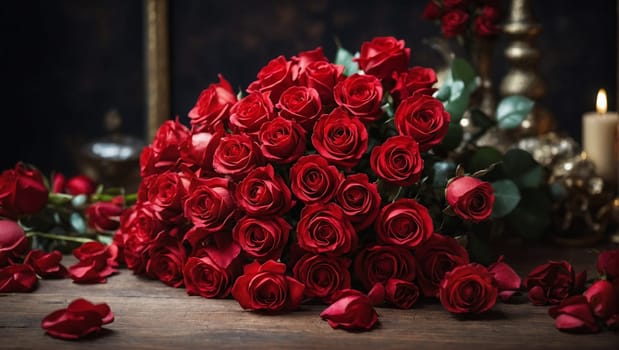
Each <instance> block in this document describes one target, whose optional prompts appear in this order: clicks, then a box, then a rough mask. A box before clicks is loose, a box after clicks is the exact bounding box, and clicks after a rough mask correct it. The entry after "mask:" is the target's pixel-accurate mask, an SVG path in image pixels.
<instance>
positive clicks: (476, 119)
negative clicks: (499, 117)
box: [471, 109, 495, 130]
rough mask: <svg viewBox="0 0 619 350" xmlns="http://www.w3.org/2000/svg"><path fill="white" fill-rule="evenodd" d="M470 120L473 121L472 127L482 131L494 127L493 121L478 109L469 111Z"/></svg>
mask: <svg viewBox="0 0 619 350" xmlns="http://www.w3.org/2000/svg"><path fill="white" fill-rule="evenodd" d="M471 120H472V121H473V125H475V126H476V127H478V128H480V129H482V130H487V129H489V128H490V127H492V126H494V125H495V122H494V120H492V119H491V118H490V117H488V116H487V115H486V113H484V112H482V111H480V110H479V109H474V110H472V111H471Z"/></svg>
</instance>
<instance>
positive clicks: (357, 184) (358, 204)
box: [335, 173, 381, 232]
mask: <svg viewBox="0 0 619 350" xmlns="http://www.w3.org/2000/svg"><path fill="white" fill-rule="evenodd" d="M335 199H336V200H337V203H338V204H339V205H340V207H342V210H343V211H344V214H345V215H346V216H347V217H348V219H349V220H350V222H351V223H352V224H353V226H354V227H355V229H356V230H357V232H359V231H361V230H363V229H366V228H367V227H369V226H370V225H372V223H373V222H374V219H376V216H377V215H378V212H379V211H380V204H381V198H380V194H379V193H378V186H377V185H376V184H375V183H370V182H369V179H368V176H367V174H364V173H358V174H352V175H348V176H347V177H346V179H345V180H344V181H342V183H341V184H340V186H339V187H338V189H337V193H336V195H335Z"/></svg>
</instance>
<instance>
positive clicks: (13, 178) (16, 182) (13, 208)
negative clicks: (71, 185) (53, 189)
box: [0, 163, 49, 219]
mask: <svg viewBox="0 0 619 350" xmlns="http://www.w3.org/2000/svg"><path fill="white" fill-rule="evenodd" d="M48 195H49V194H48V192H47V188H45V184H44V183H43V176H42V175H41V173H39V171H38V170H36V169H33V168H29V167H28V166H26V165H25V164H23V163H17V165H15V168H14V169H8V170H5V171H3V172H2V174H0V216H5V217H8V218H11V219H15V218H17V217H19V216H22V215H30V214H34V213H36V212H38V211H40V210H41V209H43V208H44V207H45V205H46V204H47V196H48Z"/></svg>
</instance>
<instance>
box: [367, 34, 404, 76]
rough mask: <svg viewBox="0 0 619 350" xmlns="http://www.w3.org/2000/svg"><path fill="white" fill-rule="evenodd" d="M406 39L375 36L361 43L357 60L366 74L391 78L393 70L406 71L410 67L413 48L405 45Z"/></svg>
mask: <svg viewBox="0 0 619 350" xmlns="http://www.w3.org/2000/svg"><path fill="white" fill-rule="evenodd" d="M405 45H406V44H405V43H404V40H397V39H396V38H394V37H391V36H387V37H375V38H374V39H372V41H366V42H364V43H363V44H361V52H360V54H359V58H357V59H356V61H357V62H358V63H359V68H361V69H362V70H363V71H364V72H365V73H366V74H371V75H374V76H376V77H377V78H379V79H383V80H385V79H391V76H392V73H393V72H404V71H405V70H406V68H407V67H408V62H409V60H410V54H411V50H410V49H409V48H407V47H405Z"/></svg>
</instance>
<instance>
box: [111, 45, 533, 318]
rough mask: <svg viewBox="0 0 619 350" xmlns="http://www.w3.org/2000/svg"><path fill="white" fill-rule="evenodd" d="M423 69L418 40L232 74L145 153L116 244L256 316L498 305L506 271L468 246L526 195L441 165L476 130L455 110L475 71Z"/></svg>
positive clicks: (133, 261) (149, 266) (147, 266)
mask: <svg viewBox="0 0 619 350" xmlns="http://www.w3.org/2000/svg"><path fill="white" fill-rule="evenodd" d="M409 61H410V49H408V48H406V47H405V44H404V41H402V40H397V39H395V38H393V37H378V38H374V39H373V40H372V41H370V42H365V43H364V44H363V45H362V47H361V50H360V52H359V53H358V54H357V55H356V56H353V55H352V54H350V53H349V52H347V51H345V50H343V49H340V50H339V51H338V54H337V58H336V60H335V63H332V62H330V61H329V60H328V59H327V58H326V57H325V56H324V54H323V51H322V49H321V48H317V49H315V50H312V51H306V52H301V53H299V54H298V55H297V56H294V57H292V58H290V59H286V58H285V57H283V56H280V57H277V58H275V59H273V60H271V61H270V62H269V63H268V64H267V65H266V66H265V67H263V68H262V69H261V70H260V72H259V73H258V75H257V80H256V81H254V82H253V83H251V84H250V85H249V86H248V87H247V90H246V91H247V94H246V95H245V94H243V93H238V94H235V92H234V91H233V90H232V88H231V86H230V84H229V83H228V81H226V80H225V79H224V77H223V76H220V77H219V82H218V83H213V84H211V85H210V86H209V87H208V88H206V89H205V90H204V91H202V93H201V94H200V96H199V98H198V100H197V102H196V105H195V106H194V107H193V108H192V109H191V111H190V112H189V118H190V121H191V128H187V127H186V126H184V125H182V124H181V123H180V122H179V121H178V119H177V120H176V121H171V120H170V121H167V122H165V123H164V124H163V125H162V126H161V128H160V129H159V131H158V132H157V135H156V137H155V139H154V141H153V143H152V144H151V145H150V146H148V147H146V148H145V149H144V151H143V153H142V155H141V162H140V166H141V169H140V170H141V174H142V176H143V181H142V184H141V186H140V188H139V191H138V200H137V203H136V205H135V206H134V207H132V208H131V209H130V210H128V211H126V212H125V213H124V214H123V216H122V217H121V228H120V230H119V231H118V235H119V237H117V239H115V241H116V242H121V244H120V245H121V246H122V248H123V250H124V257H125V260H126V263H127V265H128V267H129V268H130V269H132V270H133V271H134V272H135V273H136V274H145V275H147V276H149V277H151V278H156V279H159V280H161V281H162V282H164V283H166V284H168V285H170V286H173V287H181V286H185V288H186V289H187V292H188V293H189V294H191V295H201V296H203V297H207V298H224V297H227V296H228V295H230V294H231V295H232V297H234V298H235V299H236V300H237V301H238V302H239V303H240V305H241V306H242V307H243V308H245V309H251V310H266V311H270V312H277V311H282V310H290V309H294V308H297V307H298V306H299V304H300V303H302V302H303V301H305V300H310V299H315V300H319V301H322V302H325V303H329V304H331V303H332V305H331V307H329V308H328V309H327V310H325V311H324V312H323V314H322V317H324V318H325V319H327V320H329V323H330V324H331V325H332V326H334V327H344V328H362V329H363V328H370V327H372V326H373V325H374V324H375V322H376V317H377V316H376V313H375V311H374V310H373V308H372V305H377V304H382V303H387V304H390V305H393V306H396V307H400V308H410V307H411V306H412V305H413V304H415V302H416V301H417V299H418V297H419V296H420V295H424V296H428V297H438V296H439V293H446V295H448V294H450V293H456V294H457V293H459V292H458V290H459V288H458V287H457V285H458V284H459V283H469V282H470V283H474V284H476V286H477V287H476V288H477V289H475V291H477V292H478V293H479V294H480V295H479V296H473V298H474V299H475V302H472V303H468V304H467V302H462V299H461V298H458V297H455V298H454V297H453V296H450V297H448V296H444V297H441V300H442V301H443V302H444V305H445V307H446V308H447V309H448V310H451V311H453V312H482V311H485V310H487V309H489V308H490V307H492V305H494V302H495V300H496V296H497V292H498V289H497V287H496V284H495V280H494V277H493V275H492V274H491V273H490V272H489V270H488V269H487V268H486V267H483V266H481V265H469V262H470V261H469V255H468V253H467V251H466V250H465V249H464V248H463V247H461V246H460V245H459V244H458V242H457V241H456V239H454V238H453V237H452V236H454V235H458V234H461V233H463V232H464V231H465V230H464V229H462V231H458V230H456V229H454V227H464V226H462V225H476V224H479V223H480V222H483V221H486V220H487V219H488V218H489V217H490V215H491V214H492V212H493V208H494V207H496V206H497V205H501V206H502V207H501V208H500V210H501V211H503V212H505V213H504V214H506V213H507V212H508V211H509V210H511V209H513V208H514V206H515V205H514V206H511V208H510V209H508V210H507V211H506V210H505V205H506V203H505V200H509V199H510V198H511V199H513V198H512V197H509V196H507V197H506V196H497V197H496V203H495V194H494V189H493V186H492V185H491V184H490V183H488V182H485V181H483V180H481V179H479V177H480V176H484V175H486V174H487V173H488V172H490V171H492V168H493V167H494V165H495V164H489V163H488V164H486V165H488V166H489V167H488V168H487V169H477V170H480V171H477V172H476V173H474V174H472V175H470V176H467V175H465V171H464V169H463V168H462V167H456V166H455V164H454V163H451V165H450V164H447V163H444V162H442V163H441V162H440V161H441V160H445V159H446V158H447V157H448V156H449V155H450V154H451V153H450V152H452V150H454V149H455V148H456V147H457V146H458V145H460V143H461V139H457V141H456V142H455V143H454V142H453V137H451V139H450V141H449V142H447V138H449V137H448V134H451V133H453V132H454V130H455V133H456V134H457V133H458V131H460V136H461V129H458V128H459V125H458V123H457V121H458V120H459V118H460V115H458V116H456V117H455V118H458V119H455V121H456V123H454V121H453V120H452V118H453V116H452V115H450V112H448V110H449V107H450V106H451V107H453V106H454V105H456V104H457V105H458V106H461V105H462V104H463V103H464V104H466V98H467V96H468V95H467V94H468V92H467V91H469V92H470V91H471V90H472V88H471V85H474V76H469V75H470V74H468V70H466V69H467V67H464V68H465V69H464V71H466V72H467V73H466V74H465V75H466V86H464V85H463V83H462V82H460V85H461V86H460V90H459V91H458V92H456V91H455V88H454V86H456V85H458V84H455V83H456V82H457V81H456V80H458V78H459V76H460V75H462V74H460V72H462V71H463V69H462V68H463V67H462V62H457V63H458V65H459V68H458V69H456V70H454V78H455V79H454V81H453V82H452V84H451V85H450V86H449V87H448V90H444V89H442V90H441V91H438V92H437V91H436V89H434V88H433V85H434V84H435V83H436V75H435V73H434V71H433V70H432V69H429V68H424V67H418V66H415V67H409ZM459 74H460V75H459ZM463 87H464V88H463ZM433 95H436V96H438V97H439V98H442V100H439V99H438V98H437V97H434V96H433ZM441 96H442V97H441ZM446 107H447V109H446ZM529 107H530V106H529ZM508 111H509V112H510V113H512V117H513V116H514V115H517V114H518V113H517V112H521V113H520V114H522V113H524V114H526V112H527V111H526V108H525V110H524V111H516V110H514V109H509V108H508ZM459 114H462V111H460V112H459ZM454 124H455V125H454ZM465 153H466V152H465ZM478 163H479V162H478ZM481 163H484V162H481ZM484 164H485V163H484ZM500 187H501V186H498V187H497V188H500ZM510 189H511V187H510ZM506 198H507V199H506ZM510 205H511V204H510ZM504 214H503V215H504ZM448 222H451V224H449V223H448ZM454 222H457V223H459V224H458V225H460V226H458V225H454ZM458 267H462V268H461V269H457V268H458ZM447 273H451V274H452V278H450V279H449V281H448V282H444V280H443V277H444V276H445V275H446V274H447ZM467 281H468V282H467ZM442 282H443V284H444V286H443V287H444V288H442V289H441V283H442ZM454 283H455V285H456V286H455V287H454ZM452 289H453V290H454V291H451V290H452ZM458 300H460V301H458ZM347 310H355V311H354V312H352V314H354V316H351V312H349V311H347Z"/></svg>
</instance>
